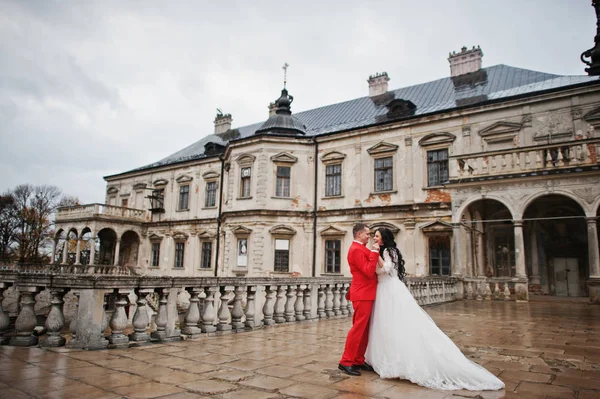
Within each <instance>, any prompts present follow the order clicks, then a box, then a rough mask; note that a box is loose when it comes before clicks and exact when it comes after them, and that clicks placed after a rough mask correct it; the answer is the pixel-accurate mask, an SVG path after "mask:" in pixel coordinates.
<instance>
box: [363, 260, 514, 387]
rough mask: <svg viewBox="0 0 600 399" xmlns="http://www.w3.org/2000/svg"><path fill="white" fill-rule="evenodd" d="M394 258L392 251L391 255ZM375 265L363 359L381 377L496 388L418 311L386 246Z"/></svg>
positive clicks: (492, 378)
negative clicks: (375, 279)
mask: <svg viewBox="0 0 600 399" xmlns="http://www.w3.org/2000/svg"><path fill="white" fill-rule="evenodd" d="M394 256H395V254H394ZM384 260H385V263H384V267H383V268H379V267H378V268H377V273H378V284H377V296H376V300H375V304H374V305H373V313H372V315H371V325H370V330H369V346H368V347H367V353H366V361H367V363H369V364H370V365H371V366H373V368H374V369H375V371H376V372H377V374H379V376H380V377H381V378H401V379H406V380H410V381H411V382H413V383H415V384H419V385H422V386H424V387H427V388H432V389H440V390H453V389H468V390H473V391H479V390H496V389H501V388H504V383H503V382H502V381H500V380H499V379H498V378H497V377H496V376H494V375H493V374H492V373H490V372H489V371H487V370H486V369H484V368H483V367H481V366H480V365H478V364H476V363H474V362H472V361H471V360H469V359H467V358H466V357H465V356H464V355H463V354H462V352H461V351H460V349H458V347H457V346H456V345H455V344H454V342H452V340H451V339H450V338H448V336H447V335H446V334H444V332H443V331H442V330H440V329H439V328H438V326H437V325H436V324H435V322H434V321H433V320H432V319H431V317H429V315H428V314H427V313H426V312H425V311H424V310H423V309H421V307H420V306H419V304H418V303H417V302H416V301H415V300H414V298H413V297H412V295H411V293H410V291H409V290H408V288H406V286H405V285H404V283H403V282H402V281H400V279H399V278H398V272H397V270H396V269H395V268H394V266H393V265H394V263H393V262H392V259H391V257H390V255H389V253H388V251H387V250H386V251H385V252H384Z"/></svg>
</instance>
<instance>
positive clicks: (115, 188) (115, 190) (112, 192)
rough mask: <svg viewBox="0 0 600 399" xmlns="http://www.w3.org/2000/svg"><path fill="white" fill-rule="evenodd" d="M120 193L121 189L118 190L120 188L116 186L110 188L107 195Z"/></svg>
mask: <svg viewBox="0 0 600 399" xmlns="http://www.w3.org/2000/svg"><path fill="white" fill-rule="evenodd" d="M118 192H119V188H118V187H115V186H112V187H109V188H108V189H107V190H106V194H116V193H118Z"/></svg>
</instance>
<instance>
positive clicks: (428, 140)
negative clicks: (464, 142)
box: [419, 132, 456, 147]
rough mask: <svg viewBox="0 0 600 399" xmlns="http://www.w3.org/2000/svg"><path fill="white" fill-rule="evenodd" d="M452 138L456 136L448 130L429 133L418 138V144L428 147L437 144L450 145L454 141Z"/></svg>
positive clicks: (454, 138)
mask: <svg viewBox="0 0 600 399" xmlns="http://www.w3.org/2000/svg"><path fill="white" fill-rule="evenodd" d="M454 140H456V136H455V135H453V134H451V133H448V132H442V133H431V134H428V135H426V136H425V137H423V138H421V140H419V145H420V146H421V147H429V146H434V145H439V144H447V145H450V144H452V143H453V142H454Z"/></svg>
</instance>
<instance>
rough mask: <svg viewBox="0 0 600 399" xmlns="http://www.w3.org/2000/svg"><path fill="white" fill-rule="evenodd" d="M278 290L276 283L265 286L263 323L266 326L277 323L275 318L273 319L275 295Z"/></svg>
mask: <svg viewBox="0 0 600 399" xmlns="http://www.w3.org/2000/svg"><path fill="white" fill-rule="evenodd" d="M276 292H277V286H276V285H267V286H266V287H265V304H264V305H263V309H262V312H263V324H264V325H265V326H270V325H273V324H275V320H274V319H273V313H274V311H275V304H274V299H273V298H274V297H275V293H276Z"/></svg>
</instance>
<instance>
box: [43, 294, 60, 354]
mask: <svg viewBox="0 0 600 399" xmlns="http://www.w3.org/2000/svg"><path fill="white" fill-rule="evenodd" d="M65 293H66V291H65V290H64V289H51V290H50V294H51V295H52V299H51V300H50V304H51V305H52V308H51V309H50V313H48V317H46V324H45V326H46V331H47V333H46V339H45V340H43V342H41V343H40V344H41V346H45V347H49V348H56V347H59V346H63V345H64V344H65V342H66V339H64V338H63V337H62V336H61V335H60V331H61V330H62V328H63V327H64V326H65V316H64V314H63V304H64V302H63V298H64V296H65Z"/></svg>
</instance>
